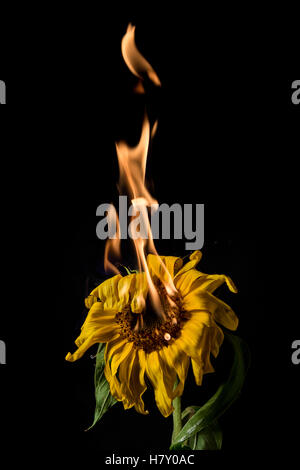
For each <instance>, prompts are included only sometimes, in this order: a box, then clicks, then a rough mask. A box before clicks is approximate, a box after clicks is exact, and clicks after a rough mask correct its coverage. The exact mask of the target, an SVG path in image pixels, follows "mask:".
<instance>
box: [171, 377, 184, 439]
mask: <svg viewBox="0 0 300 470" xmlns="http://www.w3.org/2000/svg"><path fill="white" fill-rule="evenodd" d="M177 384H178V379H177V381H176V383H175V387H176V386H177ZM173 407H174V411H173V434H172V442H173V441H174V439H175V438H176V437H177V435H178V434H179V432H180V431H181V428H182V422H181V397H176V398H174V400H173Z"/></svg>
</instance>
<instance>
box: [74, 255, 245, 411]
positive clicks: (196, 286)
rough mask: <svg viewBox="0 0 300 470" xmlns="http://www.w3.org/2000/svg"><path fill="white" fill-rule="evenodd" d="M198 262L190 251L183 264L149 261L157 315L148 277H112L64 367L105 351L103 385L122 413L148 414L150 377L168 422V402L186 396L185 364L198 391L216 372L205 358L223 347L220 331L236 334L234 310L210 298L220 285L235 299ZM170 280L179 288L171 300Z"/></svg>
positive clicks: (92, 299)
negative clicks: (99, 348)
mask: <svg viewBox="0 0 300 470" xmlns="http://www.w3.org/2000/svg"><path fill="white" fill-rule="evenodd" d="M201 257H202V253H201V252H200V251H195V252H194V253H192V254H191V255H190V257H189V260H188V262H187V263H186V264H184V263H183V259H182V258H177V257H174V256H161V257H159V256H156V255H152V254H150V255H148V257H147V265H148V269H149V273H150V276H151V279H152V281H153V284H154V285H155V288H156V291H157V293H158V294H159V298H160V301H161V305H162V314H161V315H158V314H157V312H156V311H155V309H154V308H153V307H152V306H151V303H150V302H149V292H148V291H149V286H148V284H149V283H148V282H147V277H146V274H145V273H132V274H129V275H127V276H123V277H122V276H121V275H116V276H114V277H112V278H110V279H108V280H106V281H105V282H103V283H102V284H100V285H99V286H98V287H97V288H96V289H94V290H93V291H92V292H91V294H90V295H89V296H88V297H87V298H86V299H85V304H86V307H87V308H88V309H89V312H88V315H87V318H86V320H85V322H84V324H83V325H82V328H81V334H80V336H79V337H78V338H77V339H76V341H75V344H76V346H77V347H78V349H77V350H76V351H75V352H74V353H73V354H70V353H68V354H67V356H66V360H67V361H71V362H72V361H76V360H77V359H79V358H81V357H82V355H83V354H84V353H85V352H86V351H87V349H88V348H90V347H91V346H92V345H94V344H96V343H106V347H105V356H104V359H105V370H104V372H105V377H106V379H107V381H108V383H109V386H110V391H111V394H112V395H113V397H114V398H115V399H116V400H118V401H121V402H123V405H124V408H125V409H128V408H132V407H133V406H134V407H135V409H136V410H137V411H138V412H139V413H143V414H147V413H148V411H147V410H145V406H144V402H143V399H142V395H143V393H144V392H145V390H146V389H147V385H146V376H147V377H148V379H149V381H150V382H151V384H152V386H153V389H154V393H155V401H156V404H157V407H158V409H159V410H160V412H161V413H162V415H163V416H164V417H167V416H169V415H170V414H171V413H172V411H173V405H172V402H173V400H174V399H175V398H176V397H180V396H181V395H182V393H183V389H184V384H185V380H186V377H187V373H188V369H189V365H190V362H191V364H192V369H193V373H194V377H195V381H196V384H197V385H201V384H202V378H203V375H204V374H206V373H210V372H214V368H213V366H212V364H211V360H210V356H211V354H212V355H213V356H214V357H216V356H217V355H218V353H219V348H220V346H221V344H222V342H223V339H224V334H223V331H222V329H221V328H220V326H219V325H218V323H219V324H221V325H223V326H224V327H226V328H228V329H230V330H235V329H236V328H237V325H238V319H237V317H236V315H235V313H234V312H233V310H232V309H231V308H230V307H229V305H227V304H226V303H224V302H223V301H221V300H220V299H218V298H217V297H215V296H214V295H213V292H214V290H215V289H217V288H218V287H219V286H220V285H221V284H223V283H226V284H227V286H228V288H229V289H230V291H231V292H235V293H236V292H237V289H236V287H235V285H234V283H233V282H232V280H231V279H230V278H229V277H228V276H225V275H218V274H204V273H202V272H200V271H199V270H198V269H195V268H196V265H197V264H198V263H199V261H200V259H201ZM170 276H171V278H172V281H173V285H174V286H175V288H176V290H175V293H174V292H172V293H171V294H170V292H168V288H167V285H168V278H170Z"/></svg>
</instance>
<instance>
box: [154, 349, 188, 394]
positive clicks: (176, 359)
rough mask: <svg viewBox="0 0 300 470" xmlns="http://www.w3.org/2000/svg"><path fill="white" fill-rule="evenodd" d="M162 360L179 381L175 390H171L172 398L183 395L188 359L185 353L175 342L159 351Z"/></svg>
mask: <svg viewBox="0 0 300 470" xmlns="http://www.w3.org/2000/svg"><path fill="white" fill-rule="evenodd" d="M160 354H161V356H162V357H163V359H164V360H165V361H166V362H167V363H168V365H169V366H170V367H171V368H172V369H174V370H175V372H176V374H177V377H178V379H179V382H178V385H177V386H176V389H175V390H173V398H175V397H179V396H181V395H182V393H183V389H184V383H185V380H186V376H187V373H188V368H189V363H190V358H189V357H188V356H187V355H186V354H185V352H184V351H183V350H181V349H179V348H178V346H177V344H176V341H175V342H174V343H173V344H170V345H169V346H168V347H165V348H163V349H162V350H161V351H160Z"/></svg>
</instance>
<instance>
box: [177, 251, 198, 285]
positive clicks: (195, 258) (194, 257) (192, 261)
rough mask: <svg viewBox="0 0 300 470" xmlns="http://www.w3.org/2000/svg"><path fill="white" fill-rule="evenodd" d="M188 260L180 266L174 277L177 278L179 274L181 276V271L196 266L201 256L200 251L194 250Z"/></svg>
mask: <svg viewBox="0 0 300 470" xmlns="http://www.w3.org/2000/svg"><path fill="white" fill-rule="evenodd" d="M189 258H190V261H188V262H187V263H186V264H185V265H184V266H183V268H181V269H180V270H179V271H178V272H177V274H176V276H175V279H177V278H178V277H179V276H181V275H182V274H183V273H185V272H187V271H189V270H190V269H193V268H195V266H197V264H198V263H199V262H200V260H201V258H202V253H201V251H199V250H197V251H194V253H192V254H191V255H190V257H189Z"/></svg>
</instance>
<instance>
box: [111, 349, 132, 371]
mask: <svg viewBox="0 0 300 470" xmlns="http://www.w3.org/2000/svg"><path fill="white" fill-rule="evenodd" d="M132 347H133V343H126V344H125V345H124V347H122V348H120V349H118V350H117V351H115V353H114V354H113V355H112V360H111V364H110V368H111V373H112V375H116V373H117V371H118V368H119V365H120V364H121V362H122V361H124V360H125V359H126V358H127V356H128V354H129V353H130V351H131V349H132Z"/></svg>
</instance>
